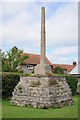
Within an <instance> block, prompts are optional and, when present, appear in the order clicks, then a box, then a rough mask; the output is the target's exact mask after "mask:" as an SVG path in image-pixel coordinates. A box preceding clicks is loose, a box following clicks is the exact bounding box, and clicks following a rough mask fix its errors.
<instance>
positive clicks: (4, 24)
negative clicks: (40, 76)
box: [0, 0, 78, 64]
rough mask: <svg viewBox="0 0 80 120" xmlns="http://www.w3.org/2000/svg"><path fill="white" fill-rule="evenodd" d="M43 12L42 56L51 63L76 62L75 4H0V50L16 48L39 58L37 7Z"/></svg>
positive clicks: (33, 0)
mask: <svg viewBox="0 0 80 120" xmlns="http://www.w3.org/2000/svg"><path fill="white" fill-rule="evenodd" d="M0 1H1V0H0ZM42 6H44V7H45V12H46V56H47V57H48V59H49V60H50V61H51V62H52V63H56V64H72V62H73V61H77V60H78V2H76V1H75V0H69V1H68V0H63V1H61V0H52V1H51V2H49V1H48V0H45V1H40V0H30V2H28V1H27V0H14V1H13V0H12V1H11V0H3V1H1V2H0V18H1V19H0V48H1V49H2V50H3V51H4V52H6V51H9V50H10V49H11V48H12V47H14V46H17V47H18V48H19V49H23V50H24V52H26V53H33V54H40V39H41V33H40V32H41V7H42Z"/></svg>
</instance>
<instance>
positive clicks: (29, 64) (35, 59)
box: [20, 53, 53, 73]
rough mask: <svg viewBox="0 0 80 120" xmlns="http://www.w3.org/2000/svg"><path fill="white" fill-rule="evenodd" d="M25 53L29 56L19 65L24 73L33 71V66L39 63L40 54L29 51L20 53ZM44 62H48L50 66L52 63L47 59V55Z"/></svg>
mask: <svg viewBox="0 0 80 120" xmlns="http://www.w3.org/2000/svg"><path fill="white" fill-rule="evenodd" d="M26 54H27V55H28V56H29V58H27V59H26V60H25V61H24V64H22V65H21V66H20V69H22V70H23V72H24V73H32V72H34V67H35V66H36V65H37V64H40V55H38V54H31V53H24V54H22V55H26ZM46 64H49V65H50V66H51V67H52V63H51V62H50V61H49V59H48V58H47V57H46ZM52 68H53V67H52Z"/></svg>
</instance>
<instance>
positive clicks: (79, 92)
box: [77, 83, 80, 94]
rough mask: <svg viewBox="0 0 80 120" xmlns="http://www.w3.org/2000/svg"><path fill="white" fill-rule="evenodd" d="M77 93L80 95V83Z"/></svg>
mask: <svg viewBox="0 0 80 120" xmlns="http://www.w3.org/2000/svg"><path fill="white" fill-rule="evenodd" d="M77 93H78V94H80V83H78V84H77Z"/></svg>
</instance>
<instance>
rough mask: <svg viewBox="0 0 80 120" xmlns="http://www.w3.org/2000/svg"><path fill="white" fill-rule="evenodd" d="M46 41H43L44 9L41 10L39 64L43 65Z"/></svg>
mask: <svg viewBox="0 0 80 120" xmlns="http://www.w3.org/2000/svg"><path fill="white" fill-rule="evenodd" d="M45 57H46V40H45V7H42V8H41V58H40V64H45Z"/></svg>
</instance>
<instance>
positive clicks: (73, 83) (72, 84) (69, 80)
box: [66, 75, 78, 95]
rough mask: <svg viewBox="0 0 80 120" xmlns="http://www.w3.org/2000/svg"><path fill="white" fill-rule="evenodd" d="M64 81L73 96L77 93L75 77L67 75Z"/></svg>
mask: <svg viewBox="0 0 80 120" xmlns="http://www.w3.org/2000/svg"><path fill="white" fill-rule="evenodd" d="M66 80H67V83H68V85H69V87H70V88H71V91H72V94H73V95H75V94H76V92H77V83H78V80H77V77H76V76H69V75H67V76H66Z"/></svg>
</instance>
